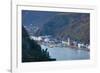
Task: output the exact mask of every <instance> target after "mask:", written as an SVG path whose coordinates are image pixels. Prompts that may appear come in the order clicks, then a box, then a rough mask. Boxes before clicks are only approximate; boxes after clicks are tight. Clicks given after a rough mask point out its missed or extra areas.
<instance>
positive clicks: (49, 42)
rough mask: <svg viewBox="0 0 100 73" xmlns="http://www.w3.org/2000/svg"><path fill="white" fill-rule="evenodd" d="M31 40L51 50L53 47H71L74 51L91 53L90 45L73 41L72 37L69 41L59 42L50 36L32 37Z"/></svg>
mask: <svg viewBox="0 0 100 73" xmlns="http://www.w3.org/2000/svg"><path fill="white" fill-rule="evenodd" d="M30 38H31V39H33V40H35V41H36V42H37V43H38V44H40V45H45V46H48V47H50V48H53V47H61V48H62V47H70V48H72V49H81V50H86V51H90V45H89V44H84V43H82V42H79V41H75V40H72V39H71V38H70V37H68V38H67V40H65V41H64V40H58V39H56V38H53V37H51V36H50V35H46V36H30Z"/></svg>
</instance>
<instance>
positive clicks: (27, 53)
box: [22, 26, 56, 62]
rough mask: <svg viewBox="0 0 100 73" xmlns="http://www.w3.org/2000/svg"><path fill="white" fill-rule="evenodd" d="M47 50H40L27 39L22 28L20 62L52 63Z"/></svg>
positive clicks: (35, 43)
mask: <svg viewBox="0 0 100 73" xmlns="http://www.w3.org/2000/svg"><path fill="white" fill-rule="evenodd" d="M54 60H56V59H51V58H50V56H49V52H48V51H47V49H45V50H44V49H41V46H40V45H38V44H37V42H36V41H34V40H32V39H30V38H29V35H28V32H27V31H26V29H25V28H24V27H23V26H22V62H37V61H54Z"/></svg>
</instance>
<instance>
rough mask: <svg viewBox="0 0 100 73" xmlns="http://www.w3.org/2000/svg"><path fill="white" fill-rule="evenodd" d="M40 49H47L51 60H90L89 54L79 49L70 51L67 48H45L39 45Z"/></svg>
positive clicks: (70, 49)
mask: <svg viewBox="0 0 100 73" xmlns="http://www.w3.org/2000/svg"><path fill="white" fill-rule="evenodd" d="M41 47H42V49H46V48H48V52H49V55H50V57H51V58H55V59H56V60H85V59H89V58H90V52H89V51H85V50H79V49H72V48H68V47H66V48H65V47H63V48H61V47H53V48H50V47H47V46H44V45H41Z"/></svg>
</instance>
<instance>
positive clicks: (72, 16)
mask: <svg viewBox="0 0 100 73" xmlns="http://www.w3.org/2000/svg"><path fill="white" fill-rule="evenodd" d="M33 27H34V26H33ZM33 27H32V26H30V27H29V26H28V30H29V33H32V35H37V36H39V35H52V36H53V37H56V38H59V39H62V40H66V38H67V37H70V38H72V39H73V40H78V41H81V42H84V43H88V44H89V41H90V15H89V13H57V14H56V15H55V16H53V17H52V18H51V17H50V19H49V20H47V21H46V22H45V23H43V24H40V25H39V24H38V26H36V25H35V29H37V30H35V29H31V30H30V28H33Z"/></svg>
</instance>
